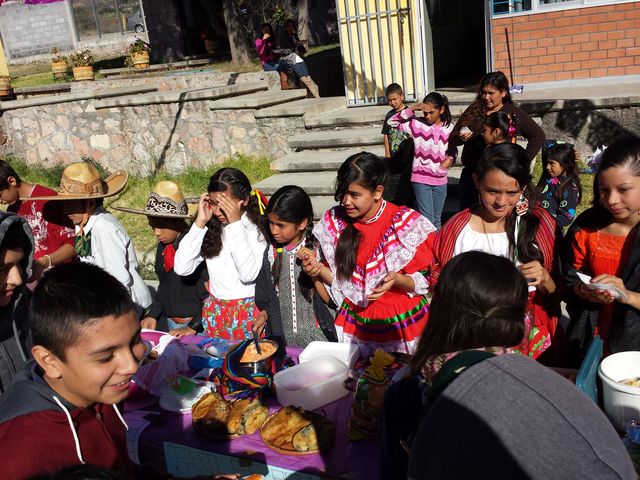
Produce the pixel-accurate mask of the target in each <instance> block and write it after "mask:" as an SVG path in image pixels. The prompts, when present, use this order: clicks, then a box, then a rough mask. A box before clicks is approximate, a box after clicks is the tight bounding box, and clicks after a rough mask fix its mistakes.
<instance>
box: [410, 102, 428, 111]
mask: <svg viewBox="0 0 640 480" xmlns="http://www.w3.org/2000/svg"><path fill="white" fill-rule="evenodd" d="M409 108H411V110H413V111H414V112H420V111H424V103H420V102H418V103H414V104H413V105H411V106H410V107H409Z"/></svg>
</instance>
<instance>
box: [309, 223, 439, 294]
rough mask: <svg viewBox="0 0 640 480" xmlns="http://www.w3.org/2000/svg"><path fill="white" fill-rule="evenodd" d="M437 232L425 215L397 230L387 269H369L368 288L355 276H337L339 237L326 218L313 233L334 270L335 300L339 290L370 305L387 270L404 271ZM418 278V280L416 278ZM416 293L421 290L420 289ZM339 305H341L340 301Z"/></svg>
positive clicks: (387, 256) (386, 263)
mask: <svg viewBox="0 0 640 480" xmlns="http://www.w3.org/2000/svg"><path fill="white" fill-rule="evenodd" d="M331 216H332V217H335V215H334V212H333V211H332V212H331ZM434 231H435V227H434V226H433V224H432V223H431V222H430V221H429V220H427V219H426V218H425V217H423V216H420V217H419V218H416V220H415V222H414V223H413V224H412V225H411V226H409V227H408V228H407V229H406V230H405V231H404V232H402V234H401V235H398V234H397V232H396V238H397V241H398V243H399V245H397V246H396V247H395V248H393V249H390V250H389V251H387V252H386V253H384V261H385V266H386V268H381V269H380V270H379V271H377V272H375V273H368V272H365V275H366V276H365V278H364V279H363V285H364V288H362V287H358V286H356V285H354V283H353V281H352V280H351V279H348V280H340V279H338V278H337V275H336V265H335V244H334V241H335V242H336V243H337V239H335V240H334V238H333V237H332V236H331V234H330V233H329V230H328V227H327V226H326V224H325V220H323V221H322V222H320V223H319V224H318V225H316V227H315V228H314V231H313V233H314V234H315V236H316V238H317V239H318V241H319V242H320V246H321V248H322V252H323V253H324V256H325V258H326V259H327V262H328V263H329V266H330V268H331V273H333V277H334V280H333V285H331V290H332V292H334V293H333V295H332V296H333V297H334V301H335V300H336V298H335V297H336V294H337V293H338V292H339V293H340V294H341V295H342V296H343V297H345V298H348V299H349V300H351V301H352V302H353V303H354V304H356V305H358V306H359V307H366V306H367V305H368V304H369V300H367V295H370V294H371V292H372V291H373V289H374V288H376V287H377V286H378V285H379V284H380V283H381V282H382V279H383V278H384V277H385V276H386V275H387V273H389V272H398V271H400V270H402V269H403V268H404V267H405V266H406V265H407V264H408V263H409V262H410V261H411V260H412V259H413V257H414V256H415V254H416V250H417V249H418V247H419V246H420V245H421V244H422V243H423V242H424V241H425V240H426V238H427V236H428V235H429V234H430V233H431V232H434ZM412 278H413V277H412ZM423 278H424V277H423ZM414 281H416V279H415V278H414ZM420 283H421V282H420ZM425 283H426V280H425ZM421 284H422V283H421ZM422 285H423V284H422ZM417 286H418V281H416V287H417ZM426 288H427V290H428V284H427V285H426ZM415 293H418V292H417V291H416V292H415ZM425 293H426V291H425ZM337 304H338V305H339V303H337Z"/></svg>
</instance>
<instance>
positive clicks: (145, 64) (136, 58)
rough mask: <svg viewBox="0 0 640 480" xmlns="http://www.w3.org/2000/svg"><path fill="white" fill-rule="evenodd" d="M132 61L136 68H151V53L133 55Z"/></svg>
mask: <svg viewBox="0 0 640 480" xmlns="http://www.w3.org/2000/svg"><path fill="white" fill-rule="evenodd" d="M131 60H132V61H133V66H134V67H135V68H149V52H139V53H132V54H131Z"/></svg>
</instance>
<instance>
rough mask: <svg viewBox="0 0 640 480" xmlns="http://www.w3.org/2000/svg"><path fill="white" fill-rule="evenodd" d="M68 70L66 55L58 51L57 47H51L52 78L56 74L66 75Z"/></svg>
mask: <svg viewBox="0 0 640 480" xmlns="http://www.w3.org/2000/svg"><path fill="white" fill-rule="evenodd" d="M68 70H69V65H67V57H65V56H64V55H62V54H61V53H60V51H59V50H58V47H53V48H52V49H51V72H52V73H53V78H54V80H55V79H56V77H57V76H62V77H64V76H66V75H67V71H68Z"/></svg>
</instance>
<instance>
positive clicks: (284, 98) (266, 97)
mask: <svg viewBox="0 0 640 480" xmlns="http://www.w3.org/2000/svg"><path fill="white" fill-rule="evenodd" d="M306 97H307V91H306V90H304V89H302V88H297V89H294V90H282V91H267V92H257V93H250V94H247V95H241V96H236V97H230V98H222V99H220V100H216V101H214V102H213V103H212V104H211V107H210V108H211V110H239V109H244V110H246V109H261V108H266V107H271V106H273V105H280V104H284V103H288V102H291V101H294V100H300V99H303V98H306Z"/></svg>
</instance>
